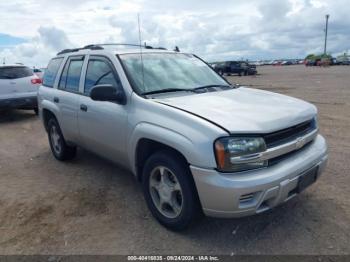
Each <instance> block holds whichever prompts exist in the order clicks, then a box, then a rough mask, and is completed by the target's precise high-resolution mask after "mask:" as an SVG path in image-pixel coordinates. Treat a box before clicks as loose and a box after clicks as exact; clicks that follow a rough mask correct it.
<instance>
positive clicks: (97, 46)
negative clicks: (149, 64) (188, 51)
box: [57, 43, 167, 55]
mask: <svg viewBox="0 0 350 262" xmlns="http://www.w3.org/2000/svg"><path fill="white" fill-rule="evenodd" d="M103 46H133V47H139V48H145V49H159V50H167V49H166V48H164V47H153V46H150V45H146V43H145V45H137V44H121V43H106V44H91V45H86V46H84V47H81V48H72V49H64V50H62V51H60V52H58V53H57V55H62V54H66V53H71V52H78V51H80V50H84V49H90V50H103V49H104V48H103Z"/></svg>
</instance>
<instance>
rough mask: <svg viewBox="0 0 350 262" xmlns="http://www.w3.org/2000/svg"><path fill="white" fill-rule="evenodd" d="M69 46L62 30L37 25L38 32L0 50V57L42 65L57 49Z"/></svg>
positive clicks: (10, 60)
mask: <svg viewBox="0 0 350 262" xmlns="http://www.w3.org/2000/svg"><path fill="white" fill-rule="evenodd" d="M71 46H73V44H72V43H71V42H70V40H69V39H68V37H67V35H66V34H65V32H64V31H63V30H60V29H58V28H56V27H44V26H42V27H39V29H38V34H37V35H35V36H34V37H32V38H31V39H29V40H28V41H27V42H25V43H21V44H18V45H15V46H14V47H12V48H9V47H7V48H4V49H2V50H0V58H1V57H2V58H5V59H6V61H7V63H23V64H26V65H28V66H40V67H44V66H46V65H47V63H48V61H49V59H50V58H51V57H52V56H54V55H55V54H56V53H57V51H58V50H62V49H65V48H69V47H71Z"/></svg>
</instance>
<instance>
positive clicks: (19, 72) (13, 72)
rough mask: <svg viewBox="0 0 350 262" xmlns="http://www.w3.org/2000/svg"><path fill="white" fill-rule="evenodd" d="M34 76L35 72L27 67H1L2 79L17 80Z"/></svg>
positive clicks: (0, 77)
mask: <svg viewBox="0 0 350 262" xmlns="http://www.w3.org/2000/svg"><path fill="white" fill-rule="evenodd" d="M32 75H33V71H32V70H31V69H30V68H28V67H25V66H6V67H0V79H17V78H23V77H28V76H32Z"/></svg>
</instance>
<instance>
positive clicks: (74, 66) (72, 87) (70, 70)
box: [59, 57, 84, 92]
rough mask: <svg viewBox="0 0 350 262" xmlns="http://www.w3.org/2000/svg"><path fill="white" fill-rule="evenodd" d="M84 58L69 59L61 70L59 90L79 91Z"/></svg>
mask: <svg viewBox="0 0 350 262" xmlns="http://www.w3.org/2000/svg"><path fill="white" fill-rule="evenodd" d="M83 62H84V57H73V58H71V59H69V60H68V61H67V63H66V65H65V67H64V69H63V72H62V76H61V79H60V83H59V88H61V89H66V90H68V91H74V92H78V91H79V81H80V74H81V69H82V67H83Z"/></svg>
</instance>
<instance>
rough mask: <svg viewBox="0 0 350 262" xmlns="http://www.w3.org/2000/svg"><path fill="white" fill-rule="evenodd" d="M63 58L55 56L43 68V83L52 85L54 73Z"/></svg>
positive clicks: (54, 77) (55, 73)
mask: <svg viewBox="0 0 350 262" xmlns="http://www.w3.org/2000/svg"><path fill="white" fill-rule="evenodd" d="M62 60H63V58H55V59H52V60H51V61H50V63H49V65H48V66H47V69H46V70H45V73H44V77H43V85H44V86H48V87H53V85H54V83H55V79H56V75H57V72H58V69H59V68H60V65H61V63H62Z"/></svg>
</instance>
